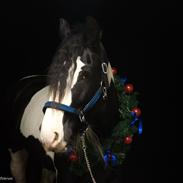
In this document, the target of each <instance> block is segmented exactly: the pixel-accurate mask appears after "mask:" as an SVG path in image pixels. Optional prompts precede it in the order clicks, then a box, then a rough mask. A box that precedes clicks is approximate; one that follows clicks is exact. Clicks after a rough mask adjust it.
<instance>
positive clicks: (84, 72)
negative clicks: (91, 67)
mask: <svg viewBox="0 0 183 183" xmlns="http://www.w3.org/2000/svg"><path fill="white" fill-rule="evenodd" d="M87 76H88V73H87V72H86V71H83V72H82V73H81V74H80V79H81V80H84V79H86V78H87Z"/></svg>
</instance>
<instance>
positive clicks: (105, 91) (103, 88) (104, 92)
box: [102, 86, 107, 100]
mask: <svg viewBox="0 0 183 183" xmlns="http://www.w3.org/2000/svg"><path fill="white" fill-rule="evenodd" d="M102 91H103V99H104V100H105V99H106V98H107V88H106V87H105V86H104V87H102Z"/></svg>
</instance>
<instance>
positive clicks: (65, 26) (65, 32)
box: [59, 18, 71, 39]
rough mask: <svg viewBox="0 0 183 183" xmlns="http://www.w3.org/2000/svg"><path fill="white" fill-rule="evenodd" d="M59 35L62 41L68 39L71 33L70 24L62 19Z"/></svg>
mask: <svg viewBox="0 0 183 183" xmlns="http://www.w3.org/2000/svg"><path fill="white" fill-rule="evenodd" d="M59 33H60V37H61V38H62V39H64V38H66V37H68V36H69V35H70V33H71V30H70V25H69V23H68V22H67V21H66V20H65V19H63V18H60V25H59Z"/></svg>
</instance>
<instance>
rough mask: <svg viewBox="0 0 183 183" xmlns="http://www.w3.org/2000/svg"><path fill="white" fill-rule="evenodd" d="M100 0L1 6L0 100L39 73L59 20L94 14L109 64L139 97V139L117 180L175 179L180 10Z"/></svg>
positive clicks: (4, 161) (4, 170)
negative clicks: (141, 129)
mask: <svg viewBox="0 0 183 183" xmlns="http://www.w3.org/2000/svg"><path fill="white" fill-rule="evenodd" d="M153 2H154V3H147V2H143V1H135V2H132V1H104V0H98V1H97V0H78V1H76V0H63V1H61V0H60V1H59V0H55V1H51V0H50V1H48V0H44V1H43V0H39V1H37V0H31V1H30V0H29V1H19V0H18V1H13V0H12V1H7V2H6V3H4V4H3V5H2V6H0V8H1V21H0V24H1V26H0V29H1V34H0V36H1V37H0V42H1V43H0V44H1V54H0V63H1V73H0V76H1V78H0V79H1V97H2V100H1V101H3V106H2V105H1V108H6V105H5V104H6V98H3V96H5V94H6V93H7V91H8V89H9V87H10V86H11V85H12V84H14V83H16V82H17V80H18V79H20V78H21V77H23V76H27V75H31V74H44V73H46V71H47V68H48V66H49V64H50V62H51V60H52V56H53V54H54V52H55V50H56V47H57V45H58V44H59V42H60V39H59V36H58V22H59V18H60V17H63V18H65V19H66V20H68V21H69V22H70V23H72V22H76V21H83V20H84V19H85V17H86V16H87V15H92V16H94V17H95V18H96V19H97V21H98V22H99V24H100V26H101V28H102V30H103V38H102V39H103V43H104V46H105V48H106V50H107V53H108V57H109V60H110V61H111V64H112V66H115V67H117V68H118V72H119V74H121V75H127V76H128V79H129V81H131V82H132V83H133V84H134V87H135V90H137V91H139V92H140V102H141V109H142V117H143V121H144V133H143V135H142V136H141V137H139V139H138V140H137V141H136V142H135V143H134V145H133V147H132V150H131V152H130V153H129V156H128V158H127V161H126V164H125V166H124V168H123V170H122V174H124V180H121V182H130V183H132V182H134V181H136V182H157V181H163V182H165V181H166V180H169V181H170V180H172V182H174V181H175V174H174V172H175V169H176V166H175V163H174V162H175V155H174V153H175V149H176V134H175V126H176V124H175V123H176V117H175V116H174V115H172V114H173V111H174V110H175V107H174V106H175V105H174V103H173V101H174V97H175V95H174V92H175V91H176V81H175V66H176V59H175V56H176V55H177V54H176V52H179V51H180V47H177V45H178V44H179V43H181V41H180V38H181V36H180V32H181V31H180V27H181V24H182V22H181V21H180V19H181V16H180V14H181V13H180V12H181V11H180V10H179V9H178V5H177V4H176V1H174V2H169V1H166V3H163V2H162V3H155V1H153ZM2 115H3V116H4V117H3V118H2V119H1V144H2V146H1V144H0V152H1V154H0V176H6V175H9V164H8V163H9V157H8V155H7V149H6V131H7V130H8V128H7V121H6V116H7V115H8V114H6V113H3V114H2Z"/></svg>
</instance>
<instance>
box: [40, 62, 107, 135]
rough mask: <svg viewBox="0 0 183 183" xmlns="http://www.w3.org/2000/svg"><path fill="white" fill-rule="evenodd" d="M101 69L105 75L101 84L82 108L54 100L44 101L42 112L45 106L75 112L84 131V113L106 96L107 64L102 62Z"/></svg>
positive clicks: (86, 125) (85, 126) (85, 123)
mask: <svg viewBox="0 0 183 183" xmlns="http://www.w3.org/2000/svg"><path fill="white" fill-rule="evenodd" d="M102 71H103V73H104V74H103V75H105V76H104V77H103V78H102V82H101V86H100V87H99V89H98V90H97V91H96V92H95V95H94V96H93V97H92V98H91V100H90V101H89V102H88V103H87V104H86V105H85V106H84V107H83V109H76V108H74V107H72V106H68V105H65V104H61V103H58V102H55V101H48V102H46V103H45V105H44V107H43V112H44V113H45V111H46V109H47V108H53V109H57V110H60V111H64V112H68V113H71V114H75V115H77V116H78V117H79V120H80V122H81V123H82V129H81V131H82V132H83V131H85V130H86V128H87V127H88V123H87V121H86V119H85V114H86V113H87V112H88V111H89V110H91V109H92V108H93V107H94V106H95V105H96V104H97V102H98V101H99V99H100V98H101V97H102V96H103V99H105V98H106V97H107V88H108V87H109V86H108V85H109V84H106V83H107V82H106V81H107V80H106V79H107V64H106V63H105V62H103V63H102Z"/></svg>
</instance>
